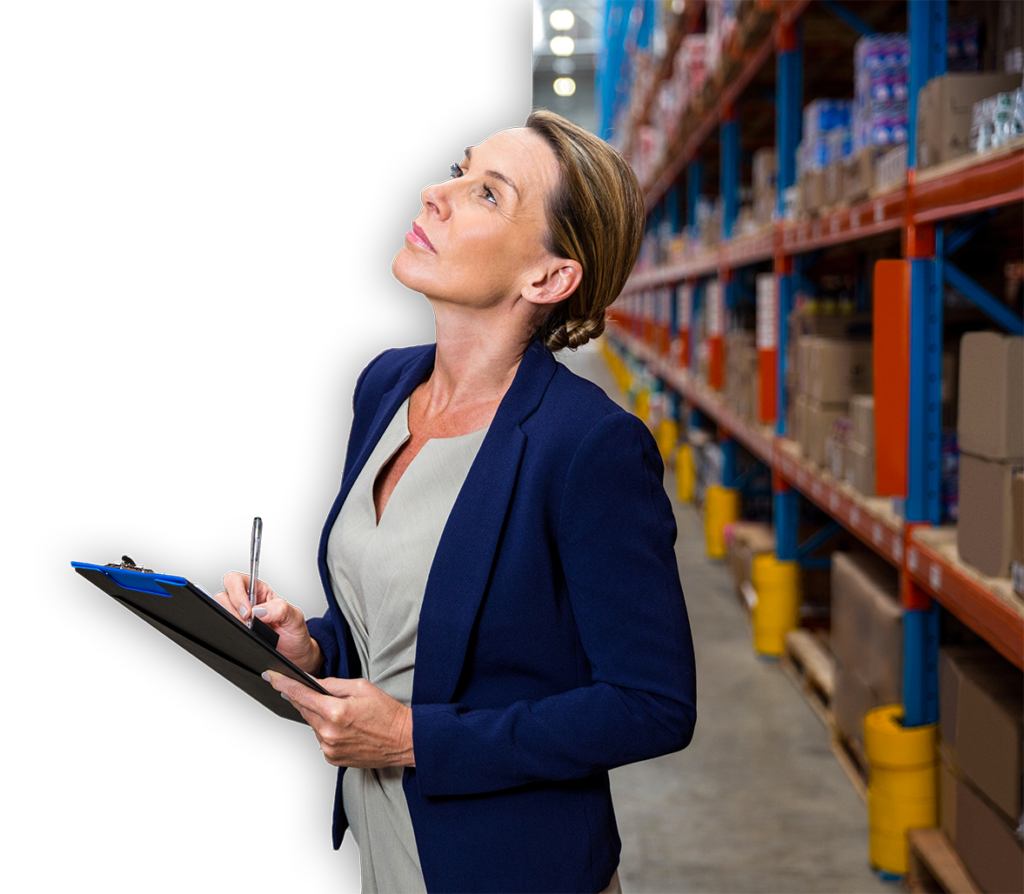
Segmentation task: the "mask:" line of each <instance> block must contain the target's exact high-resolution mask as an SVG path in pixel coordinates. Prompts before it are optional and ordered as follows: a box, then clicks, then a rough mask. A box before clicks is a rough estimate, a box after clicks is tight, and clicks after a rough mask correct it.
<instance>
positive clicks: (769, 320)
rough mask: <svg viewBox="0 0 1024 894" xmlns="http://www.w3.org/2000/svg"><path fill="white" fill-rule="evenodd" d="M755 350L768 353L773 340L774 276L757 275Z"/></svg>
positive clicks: (774, 342)
mask: <svg viewBox="0 0 1024 894" xmlns="http://www.w3.org/2000/svg"><path fill="white" fill-rule="evenodd" d="M756 282H757V349H758V350H759V351H770V350H772V349H773V348H774V347H775V345H776V338H775V306H776V305H775V274H774V273H759V274H757V280H756Z"/></svg>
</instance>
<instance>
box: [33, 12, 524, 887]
mask: <svg viewBox="0 0 1024 894" xmlns="http://www.w3.org/2000/svg"><path fill="white" fill-rule="evenodd" d="M424 5H425V4H420V5H419V6H418V7H413V6H410V7H409V8H407V7H404V6H403V7H402V8H401V9H400V10H396V9H391V8H388V7H381V6H376V7H375V9H376V11H375V12H373V13H371V12H370V11H355V12H352V11H350V10H349V7H348V6H347V5H345V6H344V7H342V8H343V9H344V11H343V12H338V13H331V14H323V13H317V14H313V15H308V16H307V14H306V13H298V12H287V13H285V12H282V11H280V10H278V11H274V12H273V13H272V14H271V15H268V16H267V17H266V18H261V19H258V18H256V17H254V15H253V13H252V12H251V11H250V10H249V8H245V12H244V13H240V14H239V16H238V17H233V16H230V15H227V14H220V15H218V16H217V17H212V16H210V15H209V13H208V12H202V13H189V14H183V13H179V12H173V11H168V12H166V13H161V14H158V13H154V12H147V13H145V15H144V17H142V18H138V19H135V20H132V22H125V20H124V19H123V18H118V19H116V20H115V19H111V20H100V19H97V18H94V17H93V18H89V19H87V20H83V22H81V23H77V24H75V25H74V26H73V27H72V31H73V32H74V34H73V38H74V39H73V41H72V43H73V44H74V45H75V46H74V51H73V52H70V53H68V55H67V56H66V57H65V58H62V59H61V60H60V65H61V69H60V71H61V82H62V83H61V109H62V110H63V112H62V114H63V116H65V121H66V124H65V125H63V126H62V127H61V137H62V140H63V145H62V151H61V156H62V163H61V164H62V170H61V176H60V182H61V183H62V184H65V185H63V186H62V187H61V188H62V190H63V195H61V196H60V197H59V200H58V201H57V202H56V203H55V205H54V209H55V216H57V217H58V218H59V229H60V230H61V239H60V242H59V243H58V244H57V248H56V250H55V252H54V254H55V255H56V258H55V259H54V260H53V263H54V264H55V265H56V266H59V267H60V274H61V275H60V278H59V291H60V292H62V293H67V295H66V298H69V299H70V301H71V304H72V306H73V310H72V312H71V314H70V317H65V316H61V317H60V320H61V323H62V322H63V321H65V320H66V318H70V325H69V326H68V327H67V329H66V330H65V335H66V341H63V342H62V343H61V345H60V347H59V349H58V355H57V357H56V358H55V366H56V369H57V372H58V381H59V383H60V387H61V389H62V390H63V391H65V395H66V396H65V398H63V399H62V400H61V401H59V402H58V406H57V407H56V408H54V411H53V412H54V413H55V415H56V416H57V417H58V426H57V428H56V429H55V431H57V432H58V434H56V435H54V440H55V443H54V444H53V445H51V446H50V448H48V450H53V449H55V456H56V457H57V473H63V474H65V476H66V481H65V487H63V492H62V496H61V497H60V498H59V499H58V500H56V501H53V504H52V506H50V507H49V517H48V519H47V522H46V523H47V525H48V528H49V529H52V530H55V531H57V541H58V543H59V542H66V548H65V550H63V556H65V558H63V560H62V561H66V562H67V560H72V559H76V560H82V561H88V562H99V563H102V562H108V561H112V560H113V559H115V558H117V557H118V556H119V555H120V554H121V553H122V552H127V553H130V554H131V555H132V556H133V557H134V558H135V560H136V561H139V562H142V563H144V564H146V565H148V566H152V567H154V568H155V569H157V570H159V571H165V572H169V573H178V574H183V576H186V577H188V578H189V579H190V580H194V581H196V582H197V583H199V584H201V585H203V586H205V587H206V588H208V589H210V590H211V591H214V590H217V589H220V578H221V576H222V574H223V573H224V572H225V571H227V570H231V569H240V570H245V569H246V567H247V564H248V549H249V533H250V526H251V522H252V517H253V515H256V514H259V515H261V516H262V517H263V520H264V551H263V564H262V567H261V577H263V578H264V579H265V580H267V581H268V582H270V584H271V585H272V586H273V587H274V588H275V589H276V590H278V591H279V592H280V593H281V594H282V595H284V596H286V597H287V598H290V599H291V600H292V601H293V602H295V603H296V604H298V605H300V606H301V607H302V608H303V610H304V611H305V612H306V613H307V614H318V613H321V612H322V611H323V610H324V607H325V599H324V594H323V590H322V588H321V583H319V580H318V576H317V572H316V564H315V555H316V547H317V543H318V540H319V535H321V527H322V525H323V522H324V519H325V516H326V514H327V512H328V510H329V508H330V505H331V503H332V501H333V498H334V496H335V494H336V492H337V488H338V485H339V482H340V475H341V467H342V461H343V457H344V450H345V443H346V439H347V433H348V425H349V422H350V419H351V391H352V385H353V384H354V381H355V377H356V375H357V374H358V371H359V370H360V369H361V368H362V367H364V366H365V365H366V364H367V363H368V361H369V360H370V359H371V358H372V357H373V356H374V355H375V354H377V353H378V352H379V351H380V350H382V349H384V348H386V347H389V346H392V345H400V344H413V343H423V342H427V341H430V340H432V337H433V329H432V316H431V314H430V312H429V306H428V305H427V303H426V301H425V299H423V297H422V296H419V295H415V294H413V293H410V292H408V291H407V290H404V289H402V288H401V287H400V286H398V284H397V283H395V282H394V280H393V279H392V276H391V271H390V264H391V259H392V258H393V256H394V254H395V253H396V252H397V251H398V249H399V248H400V247H401V245H402V237H403V235H404V232H406V231H407V230H408V229H409V228H410V224H411V222H412V220H413V219H414V217H416V215H417V214H418V213H419V210H420V201H419V196H420V190H421V189H422V187H423V186H424V185H426V184H427V183H429V182H433V181H436V180H439V179H443V178H445V177H446V176H447V169H449V165H451V164H452V163H453V162H458V161H459V160H460V158H461V156H462V150H463V147H464V146H465V145H466V144H468V143H473V142H477V141H479V140H481V139H483V138H485V137H486V136H487V135H488V134H489V133H492V132H494V131H495V130H498V129H501V128H503V127H508V126H514V125H521V124H523V123H524V122H525V118H526V116H527V114H528V112H529V108H530V49H529V17H528V13H529V5H528V4H514V6H515V8H514V9H511V8H510V7H512V6H513V4H494V5H493V6H492V5H490V4H472V5H471V6H470V7H468V8H466V12H465V14H462V13H461V12H460V11H459V10H457V9H455V8H452V7H441V6H440V4H429V6H430V7H433V8H430V9H429V10H425V9H424V8H422V7H423V6H424ZM464 8H465V7H464ZM62 300H63V299H62ZM38 310H39V311H40V312H42V313H45V309H44V308H39V309H38ZM58 555H59V554H58ZM58 564H59V562H58ZM65 568H66V574H65V577H63V578H60V580H61V581H62V583H61V585H60V588H59V592H60V595H59V599H58V607H55V608H54V610H55V611H57V612H58V614H59V619H56V618H50V619H46V613H47V609H46V606H45V603H44V604H42V605H40V606H39V610H38V612H37V615H36V616H37V618H38V619H39V621H40V630H45V631H46V634H45V636H44V637H43V643H42V645H43V653H44V654H45V655H48V656H49V659H46V661H45V664H46V665H47V668H48V669H49V670H52V671H53V672H54V673H55V674H56V676H57V679H58V683H57V685H56V686H55V687H50V689H49V691H50V693H51V694H52V695H53V696H54V697H57V696H58V703H59V704H58V706H56V707H49V708H48V709H47V713H46V716H45V717H44V718H43V717H40V716H39V715H38V714H37V715H35V719H36V720H37V721H40V723H41V725H42V722H43V721H45V730H46V731H45V732H44V733H42V736H43V739H44V741H45V748H46V749H47V750H48V751H52V754H51V755H50V757H49V759H48V765H47V770H46V772H47V773H49V774H50V775H49V776H48V781H49V783H50V784H49V785H47V786H45V790H44V791H47V792H48V793H49V794H47V796H46V798H45V799H40V801H37V803H36V805H35V806H36V808H37V809H41V811H42V820H41V824H40V825H38V826H37V827H38V832H39V837H40V838H42V839H44V840H45V841H47V842H48V843H50V848H51V853H52V855H53V857H54V858H55V859H59V860H60V861H61V862H62V863H67V864H71V865H74V867H75V869H76V871H80V872H81V874H82V876H81V878H82V879H90V878H96V879H97V880H98V879H102V880H103V881H105V882H108V883H120V882H124V881H127V880H128V879H130V878H132V877H135V876H136V875H137V874H138V872H139V871H140V869H139V858H140V857H141V862H142V867H143V868H142V871H143V872H144V875H145V876H146V877H147V878H148V880H150V881H151V882H152V881H154V880H157V879H166V878H167V877H169V876H171V877H175V878H177V879H188V878H193V877H195V878H196V879H197V880H199V879H205V880H209V879H210V877H211V876H212V877H213V878H214V879H218V878H221V879H223V880H225V881H226V880H228V879H230V880H232V882H236V883H240V884H243V885H244V886H248V885H249V884H257V885H259V886H260V887H261V888H262V887H264V886H265V887H269V885H270V879H271V875H270V874H273V876H274V877H275V878H276V872H279V871H282V870H283V871H286V872H294V874H295V879H294V881H295V884H297V885H298V884H301V885H303V886H305V885H307V884H309V883H314V884H315V883H318V882H319V881H322V880H323V881H327V882H328V884H330V879H331V874H332V871H333V870H334V868H335V866H336V864H335V863H334V862H333V861H334V860H336V855H334V854H332V851H331V836H330V824H331V813H332V804H333V796H334V775H335V771H334V770H333V769H332V768H331V767H329V766H327V764H326V763H325V762H324V761H323V759H322V756H321V754H319V751H318V748H317V744H316V741H315V738H314V737H313V735H312V733H311V731H309V730H308V729H305V728H303V727H301V726H299V725H297V724H291V723H288V722H287V721H283V720H281V719H279V718H276V717H274V716H272V715H271V714H270V713H269V712H267V711H265V710H264V709H262V708H261V707H259V706H258V705H257V704H256V703H255V701H253V700H251V699H250V698H249V697H248V696H246V695H245V694H243V693H241V692H240V691H238V690H237V689H234V688H233V687H231V686H230V685H229V684H227V683H225V682H223V681H222V680H221V679H220V678H219V677H217V676H216V675H214V674H213V673H212V672H211V671H208V670H207V669H206V668H205V667H203V666H202V665H200V664H199V663H198V662H196V661H195V659H194V658H191V657H190V656H188V655H187V654H185V653H184V652H182V651H181V650H179V649H178V648H177V647H176V646H174V645H172V644H171V643H170V642H169V641H167V640H165V639H163V638H162V637H161V636H160V635H159V634H157V633H155V632H153V631H151V630H150V629H148V628H147V627H145V626H144V625H143V624H141V623H140V622H139V621H138V620H137V619H135V618H134V616H132V615H131V614H130V613H129V612H127V611H125V610H124V609H123V608H121V607H120V606H118V605H117V604H116V603H114V601H113V600H110V599H109V598H108V597H105V596H103V595H102V594H101V593H100V592H99V591H98V590H95V589H94V588H93V587H91V586H90V585H89V584H87V583H86V582H85V581H83V580H81V579H80V578H78V577H77V576H76V574H74V572H72V571H71V570H70V568H69V567H68V565H67V564H65ZM54 630H56V631H57V634H56V636H57V641H56V642H55V643H54V642H53V641H52V639H51V637H52V635H53V633H52V632H53V631H54ZM50 659H52V661H50Z"/></svg>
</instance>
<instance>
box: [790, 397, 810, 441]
mask: <svg viewBox="0 0 1024 894" xmlns="http://www.w3.org/2000/svg"><path fill="white" fill-rule="evenodd" d="M806 428H807V398H806V397H805V396H804V395H802V394H797V396H796V399H795V400H794V401H793V427H792V428H791V429H790V437H792V438H793V440H794V441H796V442H797V443H798V444H799V445H800V447H801V451H800V452H801V453H803V444H804V441H805V440H806V435H805V430H806Z"/></svg>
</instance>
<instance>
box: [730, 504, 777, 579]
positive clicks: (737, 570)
mask: <svg viewBox="0 0 1024 894" xmlns="http://www.w3.org/2000/svg"><path fill="white" fill-rule="evenodd" d="M774 552H775V533H774V532H773V531H772V528H771V525H766V524H762V523H761V522H746V521H744V522H736V523H735V524H733V526H732V539H731V540H730V542H729V547H728V561H729V568H730V570H731V571H732V581H733V584H734V585H735V587H736V592H737V593H739V591H740V588H741V587H742V586H743V584H744V583H747V582H749V581H750V569H751V567H752V566H753V564H754V556H759V555H761V553H774Z"/></svg>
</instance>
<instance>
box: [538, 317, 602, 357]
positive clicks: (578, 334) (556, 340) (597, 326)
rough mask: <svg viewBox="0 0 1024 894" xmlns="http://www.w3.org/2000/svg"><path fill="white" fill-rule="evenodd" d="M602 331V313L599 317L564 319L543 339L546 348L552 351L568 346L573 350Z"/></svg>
mask: <svg viewBox="0 0 1024 894" xmlns="http://www.w3.org/2000/svg"><path fill="white" fill-rule="evenodd" d="M602 332H604V314H603V313H602V314H601V316H600V317H599V318H596V319H585V320H578V319H576V320H566V321H565V322H564V323H562V324H561V325H560V326H558V327H557V328H556V329H555V330H554V331H553V332H552V333H551V334H550V335H549V336H548V337H547V339H546V340H545V343H546V344H547V346H548V348H549V349H550V350H552V351H561V350H562V348H568V349H569V350H570V351H575V350H576V349H577V348H582V347H583V345H585V344H586V343H587V342H588V341H590V340H591V339H592V338H597V337H598V336H600V335H601V333H602Z"/></svg>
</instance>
